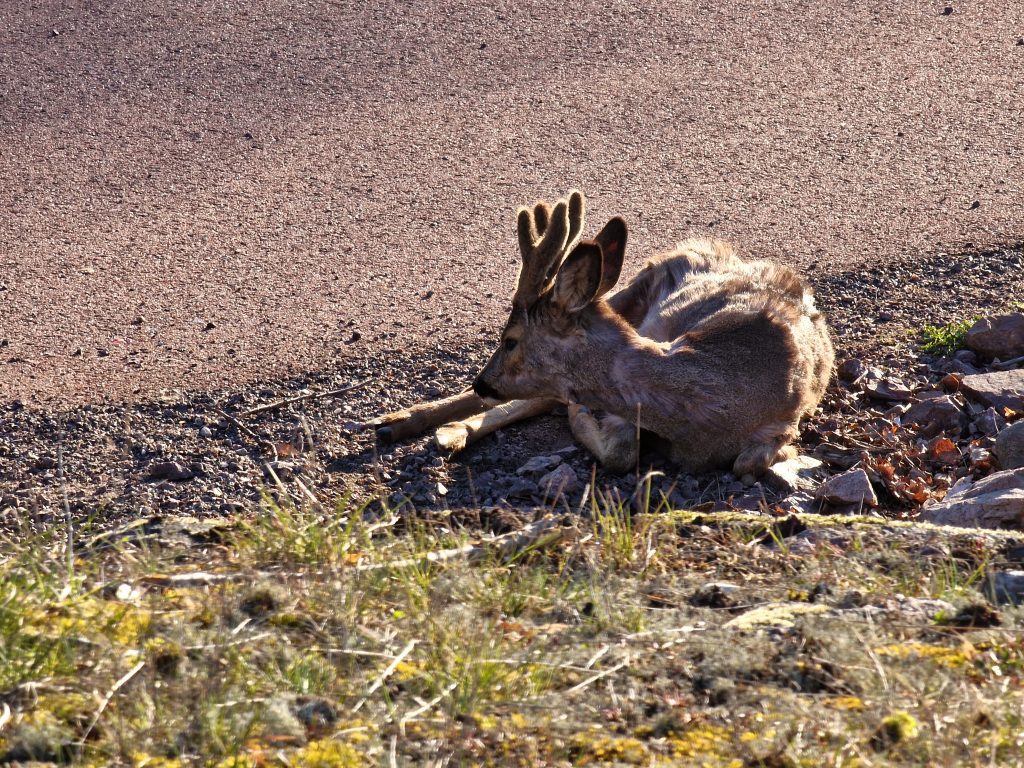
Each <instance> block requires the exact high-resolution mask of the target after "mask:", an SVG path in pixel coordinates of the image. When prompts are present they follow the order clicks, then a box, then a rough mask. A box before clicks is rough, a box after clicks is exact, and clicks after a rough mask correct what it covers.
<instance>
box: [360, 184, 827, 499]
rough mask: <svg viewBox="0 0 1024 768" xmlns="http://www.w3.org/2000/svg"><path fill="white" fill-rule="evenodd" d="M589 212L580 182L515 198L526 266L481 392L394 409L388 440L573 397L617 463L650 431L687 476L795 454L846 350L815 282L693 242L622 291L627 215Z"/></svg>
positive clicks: (463, 434) (578, 422) (482, 422)
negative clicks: (600, 217) (547, 196)
mask: <svg viewBox="0 0 1024 768" xmlns="http://www.w3.org/2000/svg"><path fill="white" fill-rule="evenodd" d="M584 218H585V200H584V197H583V194H582V193H581V192H579V191H578V190H572V191H571V192H570V193H569V194H568V196H567V197H566V198H562V199H560V200H558V201H557V202H555V203H554V204H551V203H549V202H546V201H543V200H540V201H537V202H536V203H535V204H534V205H532V206H524V207H522V208H520V209H519V210H518V212H517V217H516V231H517V236H518V242H519V251H520V255H521V258H522V264H521V267H520V271H519V277H518V280H517V281H516V287H515V291H514V293H513V297H512V308H511V312H510V314H509V317H508V320H507V321H506V323H505V326H504V329H503V330H502V333H501V337H500V342H499V344H498V348H497V349H496V350H495V351H494V353H493V354H492V356H491V358H490V359H489V360H488V362H487V363H486V365H485V366H484V368H483V370H482V371H481V372H480V373H479V375H478V376H477V377H476V379H475V381H474V382H473V385H472V389H471V390H469V389H467V390H466V391H464V392H462V393H459V394H457V395H454V396H452V397H449V398H445V399H444V400H441V401H438V402H435V403H426V404H421V405H419V406H415V407H414V408H412V409H409V410H405V411H399V412H396V413H394V414H387V415H385V416H382V417H380V418H379V419H376V420H374V422H371V423H372V424H373V425H374V426H376V427H378V431H377V433H378V436H379V437H380V438H381V439H383V440H385V441H386V440H391V439H400V438H401V437H404V436H407V435H409V434H412V433H414V432H416V431H420V430H422V429H426V428H428V427H434V426H438V425H441V426H440V428H439V429H438V430H437V434H436V436H435V440H436V442H437V444H438V445H439V446H440V447H441V448H442V449H446V450H449V451H453V452H454V451H456V450H461V449H462V448H464V447H465V446H466V445H467V444H469V443H470V442H472V441H474V440H476V439H479V438H480V437H482V436H483V435H486V434H489V433H490V432H493V431H495V430H496V429H499V428H501V427H504V426H507V425H508V424H511V423H513V422H515V421H518V420H520V419H524V418H528V417H530V416H534V415H537V414H541V413H546V412H549V411H551V410H553V409H554V408H555V407H556V406H558V405H559V404H563V405H565V406H566V408H567V411H568V418H569V427H570V429H571V431H572V434H573V435H574V437H575V438H576V439H577V440H578V441H579V442H580V443H582V444H583V446H584V447H586V449H587V450H588V451H589V452H590V453H591V454H592V455H593V456H594V458H595V459H596V460H597V461H598V463H599V464H601V466H602V467H604V468H605V469H606V470H608V471H610V472H612V473H623V472H627V471H629V470H631V469H633V468H634V467H636V466H637V464H638V457H639V450H640V435H641V432H644V433H650V434H652V435H653V436H654V437H655V438H656V439H657V440H658V441H659V442H660V443H661V445H662V447H663V448H664V449H665V450H666V452H667V454H668V458H669V459H670V460H671V461H672V462H673V463H674V464H676V465H678V467H679V468H680V469H681V470H682V471H684V472H690V473H698V472H705V471H710V470H717V469H731V471H732V472H733V474H734V475H735V476H736V477H739V478H742V479H744V481H745V482H748V483H751V482H754V479H755V478H757V477H759V476H761V475H763V474H764V472H765V471H766V470H767V469H768V468H769V467H770V466H772V465H773V464H775V463H776V462H779V461H783V460H785V459H787V458H792V457H793V456H795V455H796V449H795V448H794V446H793V445H792V443H793V441H794V440H795V439H796V438H797V437H798V436H799V424H800V420H801V419H802V418H803V417H804V416H806V415H809V414H811V413H813V412H814V410H815V409H816V408H817V406H818V404H819V402H820V401H821V398H822V396H823V395H824V392H825V389H826V387H827V385H828V382H829V379H830V377H831V375H832V369H833V365H834V357H835V353H834V350H833V346H832V341H831V338H830V335H829V331H828V327H827V324H826V321H825V317H824V315H823V314H822V313H821V312H820V311H819V310H818V309H817V307H816V306H815V302H814V294H813V291H812V290H811V289H810V287H809V286H807V285H806V284H805V282H804V281H803V280H802V279H801V278H800V276H799V275H798V274H797V273H796V272H795V271H794V270H793V269H791V268H789V267H787V266H784V265H782V264H780V263H777V262H775V261H771V260H767V259H745V258H741V257H740V256H739V255H738V254H737V252H736V250H735V248H734V247H733V246H732V245H730V244H729V243H728V242H725V241H723V240H717V239H703V238H691V239H689V240H686V241H685V242H683V243H681V244H679V245H678V246H677V247H676V248H674V249H673V250H670V251H668V252H665V253H662V254H660V255H657V256H655V257H654V258H652V259H651V260H649V261H648V262H647V264H646V266H644V267H643V268H642V269H641V270H640V271H639V272H638V273H637V274H636V275H635V276H634V277H633V278H632V279H631V280H629V281H628V283H626V285H625V286H624V287H622V288H621V289H619V290H618V291H613V288H614V287H615V285H616V284H617V283H618V281H619V277H620V274H621V271H622V266H623V259H624V256H625V248H626V241H627V237H628V231H627V225H626V222H625V221H624V220H623V219H622V218H621V217H617V216H616V217H614V218H612V219H611V220H610V221H608V223H607V224H605V225H604V227H603V228H602V229H601V230H600V231H599V232H598V233H597V235H596V236H595V237H594V238H593V239H586V238H583V237H582V231H583V226H584ZM445 422H448V423H445Z"/></svg>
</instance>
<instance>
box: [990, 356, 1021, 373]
mask: <svg viewBox="0 0 1024 768" xmlns="http://www.w3.org/2000/svg"><path fill="white" fill-rule="evenodd" d="M1021 363H1024V355H1021V356H1020V357H1015V358H1013V359H1011V360H1000V361H999V362H998V363H992V365H991V367H992V368H994V369H995V370H997V371H1008V370H1010V369H1011V368H1016V367H1017V366H1018V365H1020V364H1021Z"/></svg>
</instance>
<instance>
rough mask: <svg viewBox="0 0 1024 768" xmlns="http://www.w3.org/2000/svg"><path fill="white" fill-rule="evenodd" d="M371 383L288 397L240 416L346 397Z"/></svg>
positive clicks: (244, 412) (360, 382)
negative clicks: (304, 402)
mask: <svg viewBox="0 0 1024 768" xmlns="http://www.w3.org/2000/svg"><path fill="white" fill-rule="evenodd" d="M369 381H370V380H369V379H363V380H362V381H357V382H356V383H355V384H349V385H348V386H347V387H341V388H340V389H332V390H331V391H330V392H307V393H306V394H304V395H295V396H294V397H286V398H284V399H282V400H277V401H275V402H273V403H268V404H266V405H260V406H258V407H256V408H250V409H249V410H247V411H242V412H241V413H239V414H238V415H239V416H241V417H242V418H248V417H250V416H256V415H257V414H260V413H266V412H267V411H276V410H277V409H278V408H284V407H285V406H286V405H291V404H292V403H301V402H303V401H304V400H319V399H321V398H324V397H337V396H338V395H344V394H346V393H348V392H351V391H352V390H354V389H359V388H360V387H363V386H366V384H368V383H369Z"/></svg>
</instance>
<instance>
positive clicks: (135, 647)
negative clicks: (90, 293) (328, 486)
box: [0, 499, 1024, 768]
mask: <svg viewBox="0 0 1024 768" xmlns="http://www.w3.org/2000/svg"><path fill="white" fill-rule="evenodd" d="M655 506H656V505H653V504H652V505H651V509H652V512H651V513H650V514H640V515H633V514H630V513H629V512H628V511H627V509H626V508H625V507H623V506H622V505H619V504H615V503H613V502H612V501H611V500H609V499H602V500H599V501H598V502H596V503H594V504H593V505H592V506H591V508H590V509H589V510H586V511H585V513H584V514H580V513H578V512H577V513H573V514H571V515H566V516H565V517H564V518H562V519H561V520H559V521H558V522H559V523H560V526H559V527H556V528H554V529H552V530H553V531H554V534H555V535H547V536H545V537H542V538H534V539H532V540H531V541H530V542H529V543H523V542H520V543H519V545H518V546H516V547H515V548H514V549H509V548H507V547H506V548H504V549H503V548H501V547H499V546H490V545H489V544H488V543H487V542H488V536H486V535H485V534H484V533H483V532H481V531H465V530H459V529H458V527H457V526H456V525H455V523H454V519H455V518H451V519H444V518H436V517H435V518H434V519H431V520H429V521H428V520H417V518H414V517H412V516H406V515H403V514H402V513H401V510H398V511H396V512H395V514H394V515H393V516H389V515H385V516H384V517H383V518H380V517H374V518H372V519H371V518H370V517H369V516H368V515H366V514H365V513H364V511H363V510H359V509H354V508H349V507H346V506H344V505H343V506H341V507H340V508H339V509H338V510H337V511H335V512H332V513H329V514H318V513H315V512H313V511H311V510H303V509H293V508H281V507H278V506H275V505H273V504H271V503H269V502H268V503H266V504H264V505H263V506H262V508H261V509H260V510H258V511H254V513H253V514H252V515H251V516H249V517H247V518H245V519H240V520H237V521H233V522H230V523H227V524H225V525H224V526H221V527H217V528H214V529H211V530H207V531H205V532H202V533H199V534H197V535H196V536H195V537H194V540H193V541H192V543H191V544H182V543H181V542H180V541H179V540H173V541H172V540H169V539H168V538H167V537H164V536H162V535H161V531H160V529H159V527H158V526H155V525H154V526H151V527H150V528H146V527H145V526H140V527H136V528H135V529H133V530H132V531H129V532H125V534H124V535H123V536H119V537H103V538H102V539H99V540H96V541H94V542H92V543H91V546H89V545H82V546H81V547H79V548H77V549H75V550H74V551H73V552H72V553H71V554H72V557H71V558H68V552H67V549H66V546H67V536H66V533H65V532H63V531H56V532H54V533H53V535H52V537H50V538H45V539H33V540H25V539H18V540H15V539H10V540H7V541H4V542H2V545H0V551H2V553H3V555H2V560H0V723H2V726H0V759H2V760H6V761H7V762H13V761H22V762H28V761H31V760H35V761H42V762H55V763H73V764H80V765H97V766H98V765H127V766H138V767H141V766H151V767H154V768H155V767H157V766H160V767H168V766H179V765H181V766H185V765H188V766H191V765H202V766H261V765H266V766H361V765H466V766H469V765H496V766H506V765H522V766H538V765H551V766H557V765H645V766H646V765H708V766H757V765H764V766H798V765H806V766H853V765H863V766H868V765H920V766H933V765H978V766H987V765H1021V764H1024V759H1022V758H1021V757H1020V755H1021V754H1022V753H1024V736H1022V735H1021V734H1022V733H1024V727H1022V725H1024V723H1022V722H1021V720H1022V715H1021V713H1022V711H1024V709H1022V704H1024V701H1022V699H1024V693H1022V691H1024V686H1022V682H1024V644H1022V642H1021V616H1020V614H1019V613H1018V612H1017V611H1016V610H1009V611H1006V610H1004V611H1003V612H1002V614H1001V615H1000V616H999V617H998V620H999V621H1000V622H1001V624H1000V625H999V626H996V627H991V628H987V629H961V628H955V625H956V624H957V623H958V621H957V611H958V610H959V609H962V608H965V607H966V608H969V607H971V606H978V605H981V604H983V603H984V598H983V597H982V595H981V594H980V592H979V591H978V590H979V588H980V587H982V586H983V583H984V580H985V575H986V573H987V572H988V569H989V568H990V567H991V564H992V563H993V562H995V561H997V560H998V558H999V557H1000V550H1001V547H1002V546H1003V544H1002V539H1000V538H999V537H995V536H993V537H979V536H976V535H973V534H963V535H961V536H959V537H953V536H943V537H942V539H941V540H942V541H943V542H945V543H947V544H949V546H950V550H949V551H950V554H948V555H946V554H941V552H940V553H939V554H938V555H935V554H930V555H928V556H923V555H922V554H921V553H922V552H924V551H925V550H924V549H922V547H926V546H930V544H929V543H928V542H929V541H932V540H933V539H934V536H935V534H933V533H928V532H922V531H921V530H919V529H913V528H910V527H898V526H885V527H882V526H881V525H878V524H872V523H868V522H860V523H855V522H852V521H842V522H840V521H836V520H817V521H812V525H818V526H821V525H822V524H823V523H828V524H829V527H828V528H818V529H814V530H817V531H818V533H819V534H821V535H819V537H818V538H819V542H818V543H817V544H814V543H808V542H804V541H799V537H798V538H796V539H794V538H793V537H788V536H785V535H784V534H785V531H784V530H783V528H782V527H775V528H765V526H764V524H763V522H761V521H758V520H755V519H753V518H743V517H736V516H733V517H716V516H711V515H704V516H700V517H698V516H695V515H692V514H687V513H682V512H668V511H663V510H662V511H658V513H657V514H655V513H654V511H653V508H654V507H655ZM550 533H551V532H550V531H549V534H550ZM77 538H78V540H79V541H83V542H88V532H87V531H79V532H78V537H77ZM798 542H799V544H800V546H796V543H798ZM471 543H476V544H478V546H477V547H475V548H474V549H472V550H471V551H472V553H473V554H472V555H471V556H468V557H461V556H453V557H452V558H451V559H448V560H443V561H441V562H431V561H429V560H428V559H426V558H424V557H423V555H424V554H425V553H427V552H437V551H441V550H456V549H458V548H460V547H462V548H466V545H467V544H471ZM797 550H799V551H797ZM464 551H469V550H468V549H464ZM69 563H70V566H69ZM69 571H70V572H69ZM188 574H192V576H191V577H187V576H188ZM172 577H177V578H176V579H175V578H172ZM185 577H187V578H185ZM718 582H723V583H724V584H723V585H722V586H718V587H714V586H709V585H712V584H713V583H718ZM730 584H731V585H732V586H730ZM897 595H902V596H906V597H907V598H920V599H925V598H927V599H932V598H937V599H944V600H948V601H950V602H951V603H952V606H953V608H952V610H951V609H949V608H946V609H944V610H942V609H941V606H935V605H932V604H928V603H922V602H920V601H918V602H915V601H914V600H910V601H909V602H908V601H907V600H902V601H901V598H898V597H897ZM960 615H965V614H960ZM978 615H981V614H980V613H979V614H978ZM989 618H991V617H989ZM960 623H962V622H960Z"/></svg>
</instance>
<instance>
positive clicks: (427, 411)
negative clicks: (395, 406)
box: [369, 389, 489, 443]
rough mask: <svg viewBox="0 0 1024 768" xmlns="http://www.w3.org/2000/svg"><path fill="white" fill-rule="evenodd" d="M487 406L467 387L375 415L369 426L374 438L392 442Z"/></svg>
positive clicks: (469, 414) (468, 414)
mask: <svg viewBox="0 0 1024 768" xmlns="http://www.w3.org/2000/svg"><path fill="white" fill-rule="evenodd" d="M488 407H489V406H488V405H487V404H486V403H485V402H484V401H483V400H482V399H481V398H480V396H479V395H477V394H476V393H475V392H474V391H473V390H471V389H467V390H466V391H465V392H460V393H459V394H457V395H451V396H450V397H446V398H444V399H442V400H434V401H433V402H430V403H420V404H419V405H414V406H412V407H411V408H403V409H402V410H400V411H395V412H393V413H386V414H384V415H383V416H378V417H377V418H375V419H373V420H372V421H370V422H369V426H371V427H374V428H375V429H376V430H377V437H378V439H380V440H381V442H385V443H393V442H395V441H396V440H401V439H403V438H406V437H409V436H410V435H417V434H419V433H420V432H425V431H426V430H428V429H430V428H431V427H436V426H438V425H439V424H444V423H446V422H449V421H453V420H456V419H464V418H466V417H467V416H471V415H473V414H474V413H480V412H481V411H486V410H487V409H488Z"/></svg>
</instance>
